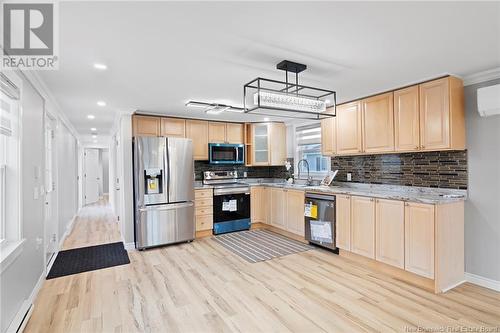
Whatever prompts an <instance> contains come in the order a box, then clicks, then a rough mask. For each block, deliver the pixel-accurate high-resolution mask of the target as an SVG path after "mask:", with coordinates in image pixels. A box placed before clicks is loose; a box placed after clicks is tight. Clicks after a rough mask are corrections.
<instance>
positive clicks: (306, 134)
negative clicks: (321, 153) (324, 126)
mask: <svg viewBox="0 0 500 333" xmlns="http://www.w3.org/2000/svg"><path fill="white" fill-rule="evenodd" d="M295 140H296V141H297V146H304V145H313V144H320V143H321V124H320V123H315V124H311V125H304V126H299V127H297V128H296V130H295Z"/></svg>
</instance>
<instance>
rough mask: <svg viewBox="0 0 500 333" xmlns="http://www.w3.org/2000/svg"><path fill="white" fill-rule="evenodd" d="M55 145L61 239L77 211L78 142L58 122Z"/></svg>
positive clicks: (59, 233) (59, 234)
mask: <svg viewBox="0 0 500 333" xmlns="http://www.w3.org/2000/svg"><path fill="white" fill-rule="evenodd" d="M56 143H57V159H58V163H57V164H58V168H57V184H56V187H57V190H58V192H57V193H58V202H59V204H58V207H59V208H58V211H59V223H58V224H59V227H58V236H59V239H61V238H62V237H63V235H64V233H65V232H66V230H67V228H68V227H70V222H71V221H72V219H73V217H74V215H75V214H76V213H77V211H78V155H77V154H78V142H77V140H76V138H75V137H74V136H73V135H72V134H71V132H70V131H69V130H68V128H67V127H66V126H64V124H63V123H61V122H60V123H59V125H58V127H57V133H56Z"/></svg>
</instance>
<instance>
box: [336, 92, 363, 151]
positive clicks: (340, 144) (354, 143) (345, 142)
mask: <svg viewBox="0 0 500 333" xmlns="http://www.w3.org/2000/svg"><path fill="white" fill-rule="evenodd" d="M336 118H337V119H336V137H337V140H336V141H337V154H338V155H349V154H359V153H361V152H362V148H363V147H362V135H361V129H362V128H361V102H359V101H357V102H352V103H347V104H342V105H339V106H338V107H337V117H336Z"/></svg>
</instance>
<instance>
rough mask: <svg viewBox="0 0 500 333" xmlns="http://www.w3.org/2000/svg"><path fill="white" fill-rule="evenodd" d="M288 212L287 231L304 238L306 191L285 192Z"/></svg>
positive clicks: (286, 213) (286, 219) (286, 212)
mask: <svg viewBox="0 0 500 333" xmlns="http://www.w3.org/2000/svg"><path fill="white" fill-rule="evenodd" d="M285 193H286V210H285V223H286V230H287V231H289V232H292V233H294V234H296V235H300V236H304V234H305V233H304V226H305V222H304V198H305V193H304V191H294V190H285Z"/></svg>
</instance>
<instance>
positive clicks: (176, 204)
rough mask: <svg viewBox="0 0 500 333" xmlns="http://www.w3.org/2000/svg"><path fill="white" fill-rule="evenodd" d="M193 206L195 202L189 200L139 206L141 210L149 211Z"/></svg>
mask: <svg viewBox="0 0 500 333" xmlns="http://www.w3.org/2000/svg"><path fill="white" fill-rule="evenodd" d="M192 206H194V202H192V201H189V202H181V203H175V204H168V205H154V206H147V207H144V208H139V212H148V211H152V210H172V209H177V208H186V207H192Z"/></svg>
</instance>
